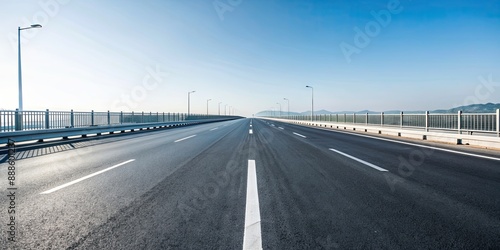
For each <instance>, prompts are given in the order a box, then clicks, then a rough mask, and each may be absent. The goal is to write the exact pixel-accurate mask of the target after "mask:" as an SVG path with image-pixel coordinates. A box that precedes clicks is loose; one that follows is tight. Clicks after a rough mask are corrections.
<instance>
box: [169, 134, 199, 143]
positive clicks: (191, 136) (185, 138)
mask: <svg viewBox="0 0 500 250" xmlns="http://www.w3.org/2000/svg"><path fill="white" fill-rule="evenodd" d="M195 136H196V135H190V136H188V137H184V138H182V139H179V140H176V141H174V142H180V141H184V140H187V139H189V138H193V137H195Z"/></svg>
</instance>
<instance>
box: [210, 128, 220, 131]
mask: <svg viewBox="0 0 500 250" xmlns="http://www.w3.org/2000/svg"><path fill="white" fill-rule="evenodd" d="M216 129H218V128H213V129H210V131H214V130H216Z"/></svg>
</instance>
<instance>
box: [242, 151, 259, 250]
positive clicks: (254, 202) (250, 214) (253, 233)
mask: <svg viewBox="0 0 500 250" xmlns="http://www.w3.org/2000/svg"><path fill="white" fill-rule="evenodd" d="M246 249H262V236H261V228H260V208H259V191H258V188H257V172H256V169H255V160H248V177H247V202H246V210H245V231H244V234H243V250H246Z"/></svg>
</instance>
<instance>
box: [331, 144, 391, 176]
mask: <svg viewBox="0 0 500 250" xmlns="http://www.w3.org/2000/svg"><path fill="white" fill-rule="evenodd" d="M329 149H330V150H331V151H333V152H335V153H338V154H341V155H343V156H345V157H348V158H351V159H353V160H355V161H357V162H360V163H363V164H365V165H366V166H368V167H371V168H374V169H376V170H378V171H382V172H387V169H385V168H381V167H379V166H377V165H374V164H371V163H369V162H366V161H363V160H361V159H358V158H356V157H354V156H352V155H348V154H346V153H343V152H340V151H338V150H335V149H333V148H329Z"/></svg>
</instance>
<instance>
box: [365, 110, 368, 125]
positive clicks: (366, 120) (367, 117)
mask: <svg viewBox="0 0 500 250" xmlns="http://www.w3.org/2000/svg"><path fill="white" fill-rule="evenodd" d="M365 124H366V125H367V126H368V112H366V123H365Z"/></svg>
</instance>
